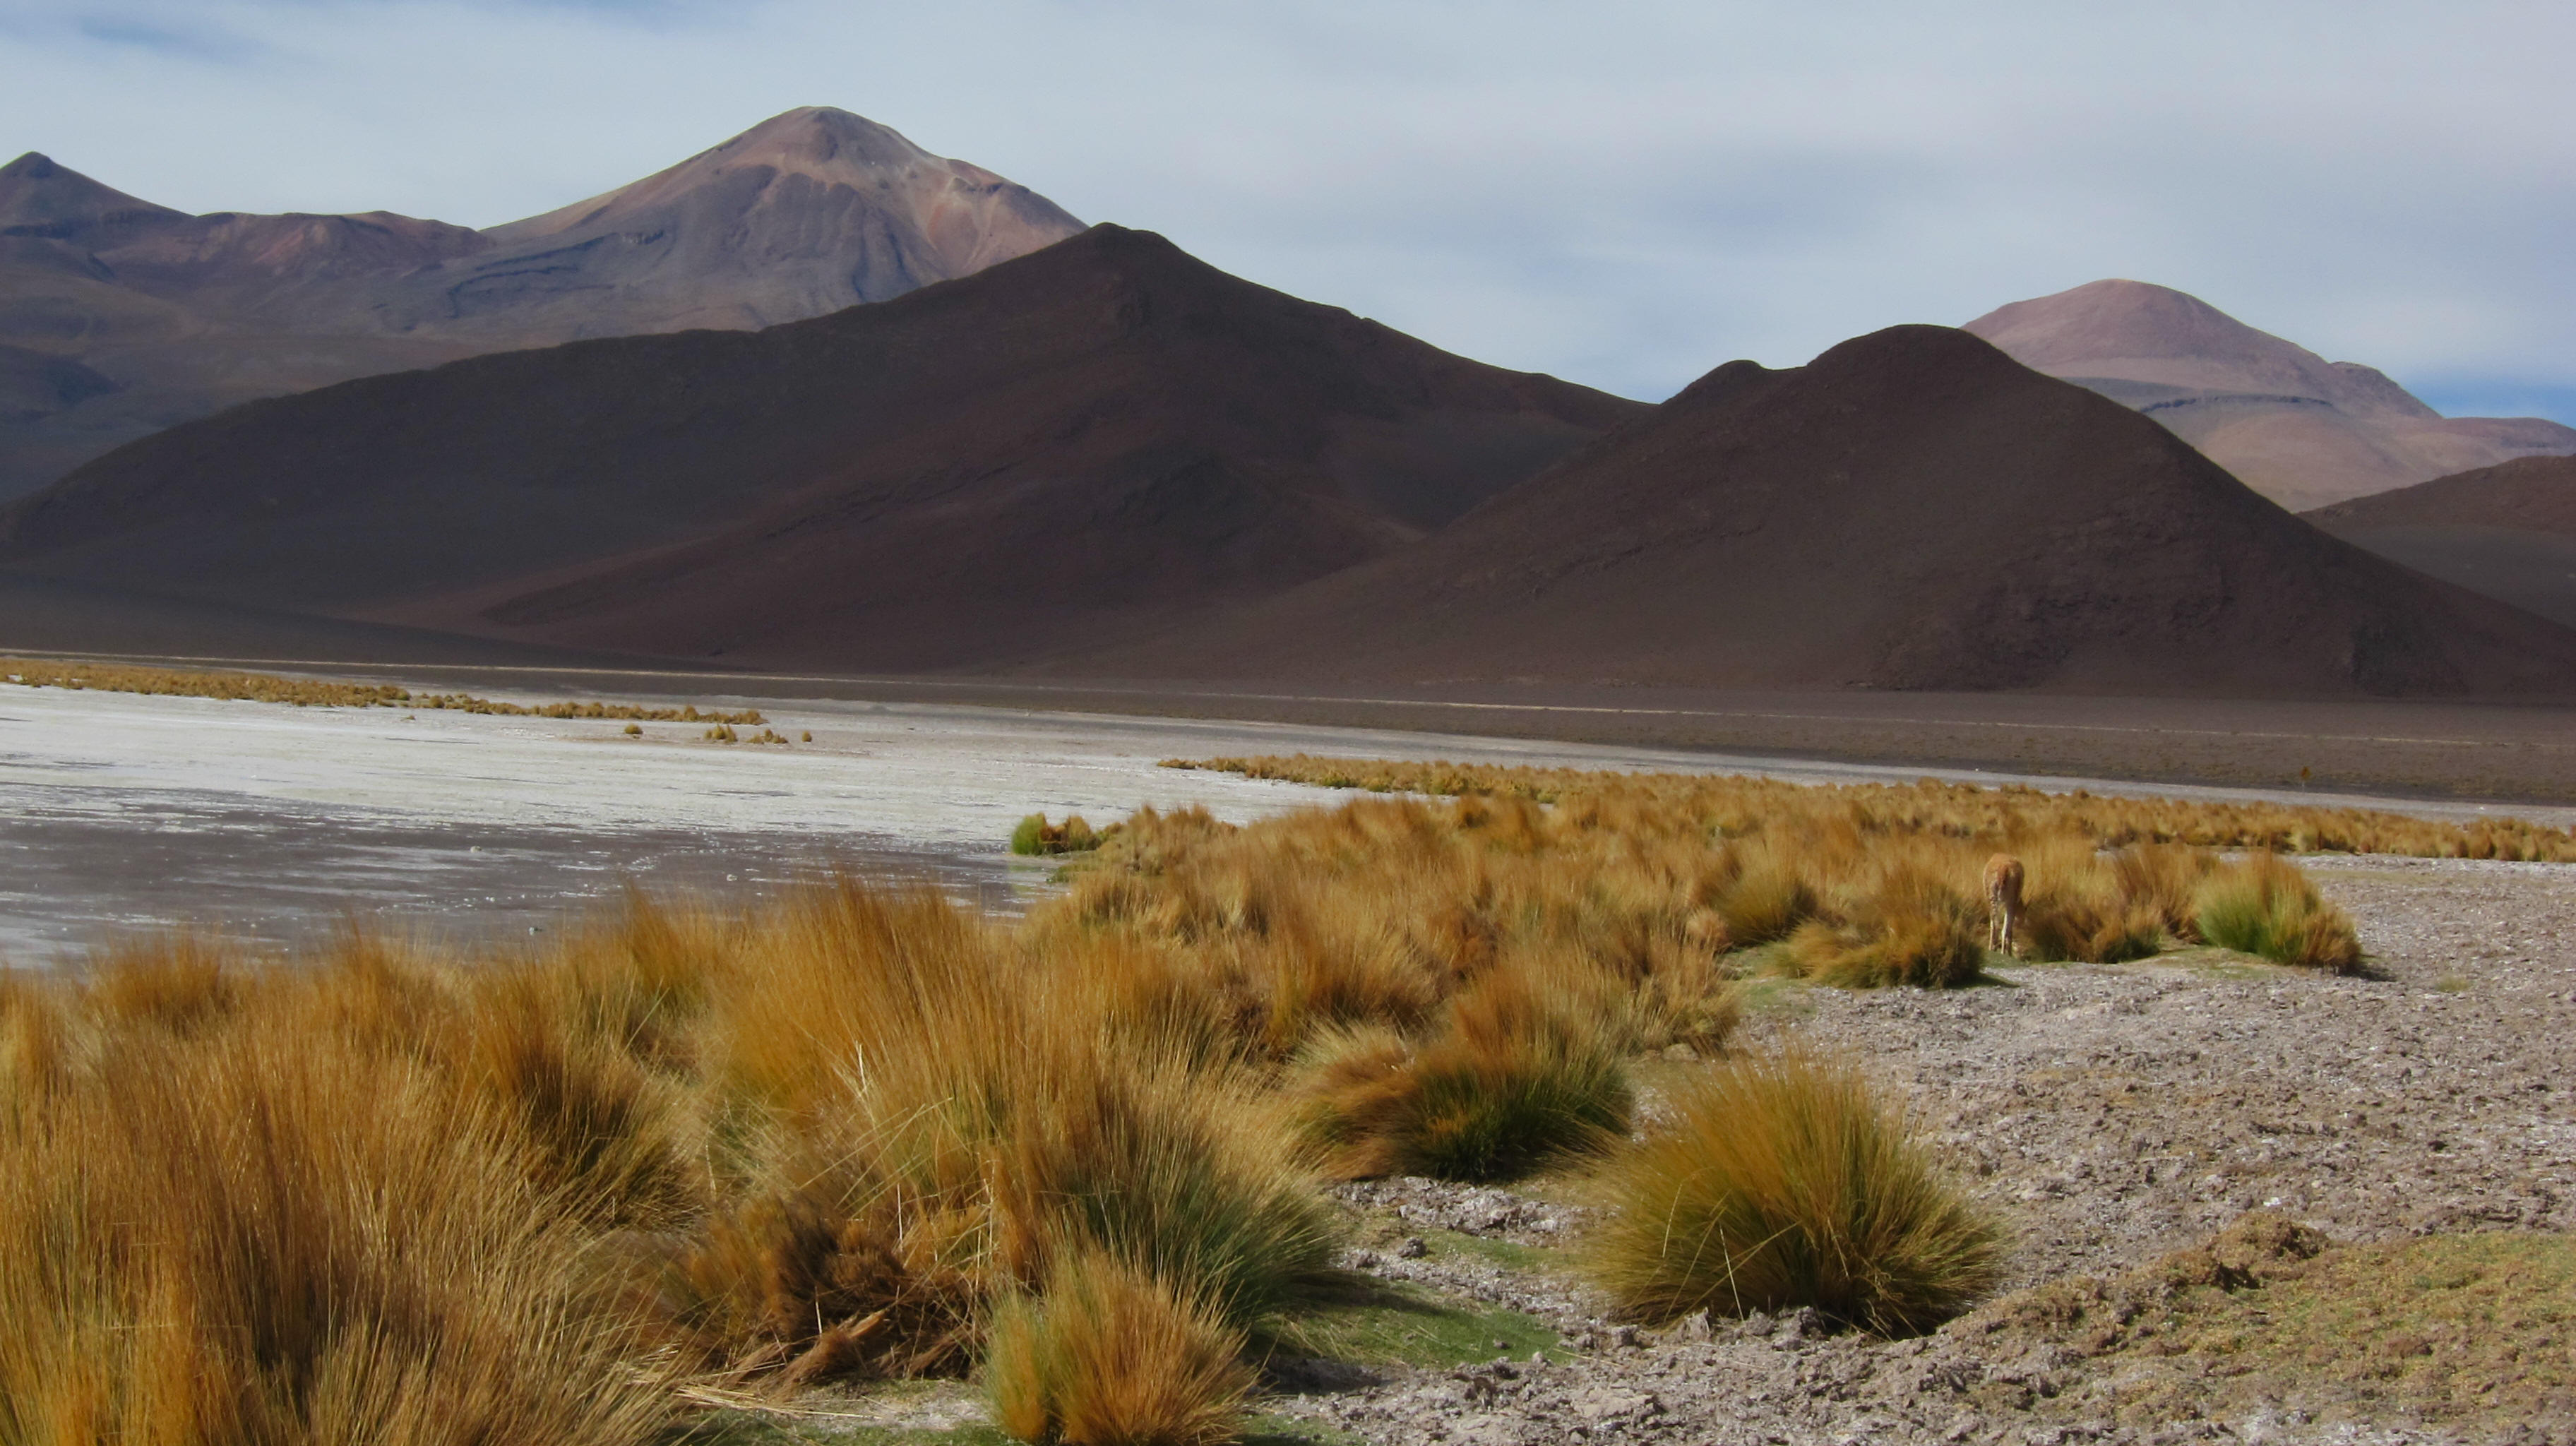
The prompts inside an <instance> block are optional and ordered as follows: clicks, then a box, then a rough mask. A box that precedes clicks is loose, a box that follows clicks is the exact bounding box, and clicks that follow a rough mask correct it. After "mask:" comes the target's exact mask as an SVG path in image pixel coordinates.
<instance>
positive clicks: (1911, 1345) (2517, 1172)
mask: <svg viewBox="0 0 2576 1446" xmlns="http://www.w3.org/2000/svg"><path fill="white" fill-rule="evenodd" d="M2309 866H2310V867H2311V868H2312V869H2313V871H2314V873H2315V875H2316V877H2317V878H2318V879H2319V881H2320V883H2321V885H2322V886H2323V887H2324V888H2325V889H2326V890H2327V892H2328V893H2329V894H2330V895H2331V896H2332V897H2333V898H2334V899H2335V900H2336V901H2337V902H2338V903H2340V904H2342V905H2343V906H2344V907H2345V908H2346V909H2348V910H2350V911H2351V912H2352V914H2353V915H2354V917H2355V919H2356V921H2357V922H2358V924H2359V925H2360V928H2361V932H2362V937H2363V939H2364V941H2365V943H2366V944H2367V945H2368V947H2369V949H2370V951H2371V954H2372V973H2373V976H2374V977H2362V978H2329V977H2322V976H2316V975H2307V974H2299V973H2294V972H2291V971H2287V970H2281V969H2274V968H2270V967H2265V966H2259V965H2252V964H2249V963H2247V962H2246V961H2243V960H2242V959H2240V958H2237V957H2236V956H2229V955H2223V954H2219V953H2217V952H2216V951H2197V952H2195V953H2191V954H2183V955H2169V956H2167V957H2166V958H2164V959H2162V960H2159V961H2156V962H2154V963H2149V964H2141V965H2127V966H2118V967H2098V966H2082V965H2079V966H2046V967H2026V968H2021V969H2016V970H2011V971H2008V983H2006V984H2005V985H2004V986H2002V987H1992V988H1979V989H1972V990H1966V991H1961V992H1958V993H1951V994H1926V993H1921V992H1916V991H1911V990H1890V991H1885V992H1880V993H1869V994H1854V993H1841V992H1836V991H1829V990H1812V991H1800V992H1798V993H1796V994H1795V995H1792V996H1789V997H1787V998H1786V999H1783V1000H1781V1001H1780V1002H1779V1003H1778V1005H1777V1007H1775V1008H1772V1009H1768V1010H1765V1011H1762V1012H1761V1013H1760V1014H1759V1015H1757V1018H1756V1020H1755V1023H1754V1024H1753V1026H1752V1027H1751V1030H1750V1032H1751V1033H1752V1034H1753V1035H1754V1036H1756V1037H1757V1038H1758V1037H1759V1036H1761V1035H1763V1034H1785V1033H1795V1034H1797V1035H1799V1036H1802V1037H1803V1038H1804V1039H1806V1040H1808V1041H1810V1042H1812V1043H1815V1044H1819V1045H1824V1046H1827V1047H1831V1048H1838V1049H1843V1050H1848V1051H1851V1052H1852V1053H1854V1054H1857V1055H1859V1056H1861V1057H1864V1058H1866V1059H1868V1060H1871V1061H1873V1062H1875V1063H1876V1064H1877V1065H1878V1066H1879V1067H1880V1068H1882V1069H1883V1070H1884V1071H1885V1072H1886V1078H1887V1080H1888V1081H1889V1083H1890V1084H1891V1085H1894V1086H1901V1087H1902V1088H1904V1089H1905V1090H1906V1091H1908V1092H1909V1093H1910V1097H1911V1100H1912V1103H1913V1109H1914V1111H1915V1114H1916V1118H1917V1119H1918V1121H1919V1123H1920V1124H1921V1126H1922V1127H1923V1128H1924V1129H1925V1131H1926V1133H1927V1134H1929V1135H1930V1136H1931V1137H1932V1138H1933V1139H1935V1140H1937V1141H1938V1142H1939V1143H1940V1145H1941V1147H1942V1148H1943V1149H1944V1150H1945V1151H1946V1152H1948V1153H1949V1155H1950V1157H1951V1158H1952V1159H1953V1160H1954V1162H1955V1163H1956V1164H1957V1166H1958V1167H1959V1169H1960V1170H1961V1171H1962V1173H1963V1174H1966V1175H1967V1176H1969V1177H1970V1178H1971V1179H1973V1180H1974V1181H1975V1188H1976V1192H1977V1193H1978V1195H1979V1196H1981V1197H1982V1198H1983V1199H1984V1200H1985V1201H1986V1202H1987V1203H1988V1204H1989V1205H1990V1206H1991V1207H1993V1208H1994V1209H1995V1210H1996V1211H1997V1212H1998V1213H2000V1214H2001V1215H2002V1216H2003V1217H2004V1218H2005V1219H2007V1220H2008V1221H2010V1222H2011V1224H2012V1226H2013V1227H2014V1229H2015V1230H2016V1232H2017V1235H2018V1240H2017V1243H2016V1248H2015V1253H2014V1259H2013V1267H2012V1274H2011V1278H2010V1280H2009V1281H2008V1283H2007V1289H2008V1290H2010V1289H2014V1288H2019V1287H2027V1286H2031V1285H2035V1284H2037V1283H2040V1282H2043V1281H2049V1280H2052V1279H2056V1278H2059V1277H2064V1276H2070V1275H2098V1276H2117V1275H2119V1274H2120V1273H2122V1272H2124V1271H2128V1270H2132V1269H2135V1268H2137V1267H2141V1266H2147V1265H2149V1264H2151V1263H2153V1262H2155V1261H2157V1260H2158V1259H2159V1258H2160V1257H2164V1256H2167V1255H2168V1254H2170V1253H2172V1252H2175V1251H2179V1250H2183V1249H2184V1248H2186V1247H2190V1246H2194V1245H2197V1244H2199V1243H2201V1242H2203V1241H2205V1240H2207V1239H2209V1238H2210V1237H2211V1236H2212V1235H2214V1234H2216V1233H2218V1232H2219V1231H2221V1230H2222V1229H2223V1228H2225V1227H2227V1226H2228V1225H2229V1224H2230V1223H2231V1222H2233V1221H2235V1220H2237V1219H2238V1218H2239V1217H2240V1216H2242V1215H2244V1214H2246V1213H2247V1212H2249V1211H2256V1210H2262V1209H2265V1208H2267V1207H2268V1208H2269V1209H2270V1210H2273V1211H2276V1212H2279V1213H2281V1214H2283V1215H2286V1216H2288V1217H2290V1218H2292V1219H2295V1220H2297V1221H2301V1222H2304V1223H2307V1224H2309V1225H2312V1226H2314V1227H2316V1228H2317V1229H2319V1230H2321V1231H2322V1232H2323V1233H2324V1234H2325V1235H2326V1236H2327V1237H2328V1238H2330V1239H2332V1240H2334V1241H2336V1242H2338V1243H2345V1242H2351V1243H2359V1242H2369V1241H2378V1240H2386V1239H2392V1238H2400V1237H2407V1236H2416V1235H2426V1234H2432V1233H2435V1232H2461V1231H2491V1230H2519V1231H2551V1232H2565V1231H2568V1230H2570V1229H2571V1228H2576V1191H2571V1181H2576V1075H2571V1074H2570V1073H2569V1072H2568V1071H2567V1070H2566V1069H2565V1068H2564V1066H2565V1063H2566V1061H2567V1060H2568V1058H2569V1052H2570V1044H2571V1041H2576V868H2569V867H2565V866H2550V865H2524V864H2496V863H2469V862H2453V861H2427V860H2396V859H2378V858H2374V859H2355V860H2341V859H2332V860H2315V861H2310V862H2309ZM1349 1196H1350V1198H1351V1200H1352V1203H1353V1204H1354V1205H1356V1206H1358V1207H1360V1208H1361V1209H1362V1211H1363V1214H1364V1216H1366V1217H1368V1218H1370V1219H1371V1220H1372V1221H1373V1223H1374V1224H1375V1226H1376V1229H1377V1233H1378V1235H1379V1236H1380V1237H1384V1236H1387V1235H1389V1234H1392V1233H1394V1232H1396V1231H1400V1230H1407V1229H1410V1230H1413V1231H1415V1232H1417V1233H1422V1232H1441V1231H1446V1232H1452V1233H1455V1234H1459V1235H1464V1236H1468V1237H1487V1238H1496V1239H1503V1240H1509V1241H1514V1242H1518V1243H1521V1244H1525V1245H1531V1246H1541V1247H1544V1246H1548V1245H1553V1244H1558V1243H1570V1242H1571V1239H1572V1238H1573V1237H1574V1236H1575V1235H1577V1234H1578V1233H1579V1230H1580V1223H1581V1222H1580V1219H1579V1214H1580V1210H1579V1207H1576V1208H1575V1209H1567V1208H1565V1207H1563V1206H1560V1205H1554V1204H1550V1203H1547V1202H1545V1201H1542V1200H1538V1199H1533V1198H1524V1197H1519V1196H1512V1195H1506V1194H1504V1193H1502V1192H1497V1191H1490V1190H1487V1191H1472V1190H1461V1189H1458V1188H1457V1187H1445V1186H1439V1185H1435V1184H1432V1183H1431V1182H1427V1181H1419V1182H1403V1183H1401V1184H1397V1185H1378V1186H1373V1187H1365V1188H1358V1189H1354V1190H1353V1191H1351V1192H1349ZM1406 1238H1410V1237H1406ZM1434 1238H1437V1236H1436V1235H1435V1236H1434ZM1544 1254H1545V1253H1543V1254H1542V1258H1544ZM1356 1263H1358V1264H1360V1265H1361V1266H1362V1267H1363V1268H1366V1269H1369V1270H1371V1271H1372V1272H1374V1273H1378V1274H1382V1275H1386V1276H1389V1277H1393V1278H1405V1279H1413V1280H1418V1281H1423V1282H1425V1283H1435V1284H1438V1285H1440V1286H1443V1287H1445V1288H1446V1289H1448V1290H1450V1291H1452V1292H1455V1293H1458V1294H1462V1295H1467V1296H1471V1297H1474V1298H1479V1299H1484V1300H1490V1301H1494V1302H1497V1303H1506V1304H1510V1305H1513V1306H1516V1307H1518V1308H1520V1309H1522V1310H1526V1311H1529V1312H1531V1313H1533V1314H1536V1315H1538V1316H1540V1317H1542V1318H1544V1319H1547V1320H1549V1321H1550V1322H1551V1323H1553V1324H1554V1325H1556V1326H1557V1328H1558V1329H1559V1330H1561V1331H1562V1332H1563V1333H1564V1334H1565V1336H1566V1338H1567V1341H1568V1344H1569V1346H1570V1347H1571V1348H1572V1349H1570V1350H1568V1351H1566V1352H1564V1353H1563V1354H1565V1355H1566V1356H1567V1357H1568V1359H1566V1360H1564V1361H1563V1362H1562V1363H1555V1362H1548V1363H1530V1362H1528V1361H1525V1360H1524V1361H1519V1362H1512V1363H1497V1364H1493V1365H1489V1366H1484V1367H1477V1368H1470V1369H1468V1370H1465V1371H1458V1372H1446V1371H1422V1372H1403V1371H1393V1372H1384V1371H1382V1372H1379V1373H1378V1374H1377V1378H1376V1379H1375V1381H1374V1382H1373V1383H1370V1384H1361V1383H1357V1382H1348V1383H1335V1384H1338V1385H1341V1386H1342V1387H1343V1388H1342V1389H1337V1390H1316V1391H1310V1392H1307V1393H1304V1394H1295V1395H1291V1396H1289V1397H1288V1398H1287V1399H1286V1401H1285V1402H1284V1406H1285V1410H1286V1413H1287V1414H1289V1415H1291V1416H1293V1417H1296V1418H1299V1419H1300V1420H1303V1421H1311V1422H1313V1423H1314V1424H1315V1425H1316V1426H1319V1427H1321V1426H1329V1427H1331V1428H1338V1429H1339V1430H1341V1431H1346V1432H1348V1433H1350V1434H1351V1435H1352V1436H1356V1437H1359V1438H1361V1439H1365V1440H1369V1441H1388V1442H1394V1441H1450V1442H1460V1443H1467V1442H1494V1443H1501V1442H1576V1441H1638V1442H1712V1443H1717V1442H1726V1443H1732V1442H1747V1443H1753V1442H1836V1443H1839V1442H1862V1441H1868V1442H1880V1441H1887V1442H1916V1441H1921V1442H1932V1441H1944V1442H1947V1441H2007V1442H2023V1441H2045V1442H2055V1441H2091V1440H2106V1441H2141V1442H2144V1441H2185V1440H2204V1439H2214V1440H2249V1441H2250V1440H2263V1441H2284V1442H2287V1441H2338V1442H2347V1441H2348V1442H2383V1441H2384V1442H2396V1441H2451V1440H2462V1441H2472V1440H2505V1441H2516V1442H2531V1443H2537V1442H2547V1441H2576V1417H2571V1416H2569V1415H2567V1414H2563V1411H2564V1409H2565V1408H2566V1402H2565V1399H2564V1397H2563V1396H2561V1397H2560V1398H2558V1400H2557V1401H2556V1402H2555V1403H2552V1402H2549V1401H2547V1400H2545V1399H2543V1400H2541V1401H2540V1404H2538V1405H2530V1404H2528V1403H2527V1398H2526V1404H2525V1405H2523V1406H2518V1407H2517V1406H2511V1405H2507V1406H2503V1407H2499V1408H2498V1409H2496V1410H2494V1411H2490V1412H2486V1413H2484V1414H2483V1417H2482V1418H2480V1419H2471V1420H2465V1421H2461V1420H2455V1421H2454V1422H2452V1423H2451V1424H2448V1425H2444V1424H2439V1423H2436V1424H2433V1425H2424V1424H2420V1423H2418V1422H2412V1421H2408V1420H2405V1419H2393V1418H2395V1417H2404V1416H2408V1415H2411V1414H2412V1413H2411V1412H2407V1411H2404V1410H2390V1409H2386V1408H2384V1407H2381V1408H2375V1407H2374V1406H2373V1405H2372V1404H2371V1403H2369V1402H2367V1401H2359V1400H2356V1399H2354V1398H2353V1396H2352V1395H2351V1393H2350V1392H2348V1391H2343V1390H2339V1389H2337V1388H2335V1387H2334V1386H2332V1385H2331V1384H2320V1385H2318V1386H2316V1387H2315V1389H2313V1390H2310V1391H2303V1390H2300V1389H2295V1388H2294V1389H2290V1390H2287V1391H2275V1390H2269V1389H2266V1387H2267V1385H2268V1383H2265V1382H2259V1381H2258V1382H2256V1383H2254V1385H2253V1386H2251V1387H2248V1388H2246V1389H2242V1390H2239V1389H2231V1388H2230V1387H2229V1384H2228V1377H2227V1376H2226V1373H2225V1372H2224V1370H2223V1369H2222V1370H2220V1371H2216V1372H2213V1371H2211V1370H2210V1369H2209V1368H2208V1367H2207V1365H2206V1364H2205V1363H2202V1364H2195V1363H2192V1362H2189V1361H2184V1362H2181V1363H2177V1364H2171V1365H2162V1366H2159V1367H2158V1368H2157V1370H2150V1371H2147V1372H2145V1373H2144V1375H2142V1373H2141V1369H2140V1368H2139V1366H2138V1365H2137V1364H2136V1363H2135V1362H2134V1361H2132V1360H2129V1359H2128V1358H2125V1357H2109V1356H2106V1357H2104V1358H2103V1359H2101V1360H2099V1361H2095V1360H2092V1359H2089V1358H2087V1357H2086V1356H2085V1355H2084V1354H2083V1350H2082V1347H2081V1346H2080V1345H2070V1343H2069V1342H2068V1341H2066V1340H2063V1339H2053V1338H2052V1335H2053V1333H2052V1332H2051V1331H2049V1330H2047V1329H2042V1328H2037V1327H2034V1326H2033V1325H2032V1324H2031V1323H2030V1322H2029V1321H2028V1320H2026V1319H2024V1318H2023V1317H2024V1316H2026V1315H2027V1314H2028V1313H2027V1312H2026V1311H2023V1312H2016V1311H2015V1310H2014V1309H2013V1308H2012V1307H2013V1306H2014V1304H2015V1302H2012V1301H2007V1302H2004V1303H2002V1304H2001V1305H2000V1306H1998V1307H1993V1308H1989V1309H1987V1310H1984V1311H1980V1312H1978V1313H1976V1314H1973V1315H1971V1316H1970V1317H1969V1318H1967V1319H1965V1320H1962V1321H1959V1322H1956V1323H1954V1324H1953V1325H1952V1326H1951V1327H1949V1328H1948V1329H1945V1330H1943V1331H1941V1332H1939V1333H1938V1334H1936V1335H1934V1336H1932V1337H1930V1338H1927V1339H1924V1340H1917V1341H1902V1342H1880V1341H1870V1340H1866V1339H1862V1338H1855V1337H1850V1336H1833V1335H1829V1334H1826V1333H1824V1332H1823V1331H1821V1330H1820V1329H1819V1323H1818V1322H1816V1321H1814V1320H1812V1319H1810V1318H1806V1317H1803V1316H1795V1317H1789V1318H1785V1319H1780V1320H1771V1319H1764V1318H1756V1319H1754V1320H1751V1321H1748V1322H1744V1323H1741V1324H1739V1323H1736V1322H1732V1321H1720V1322H1718V1323H1717V1324H1716V1325H1715V1326H1714V1327H1713V1328H1712V1327H1710V1326H1708V1325H1706V1324H1704V1323H1699V1322H1692V1323H1686V1324H1685V1325H1684V1326H1683V1327H1682V1328H1680V1329H1677V1330H1673V1331H1668V1332H1637V1331H1634V1330H1621V1329H1618V1328H1616V1327H1612V1326H1607V1325H1604V1324H1603V1323H1602V1322H1601V1321H1599V1320H1598V1319H1596V1318H1595V1316H1596V1314H1597V1312H1598V1311H1599V1306H1598V1304H1597V1303H1596V1302H1589V1301H1587V1300H1586V1299H1585V1298H1584V1296H1583V1294H1582V1292H1581V1290H1580V1288H1579V1287H1578V1286H1575V1285H1572V1284H1570V1283H1569V1282H1568V1281H1567V1280H1566V1278H1565V1277H1563V1276H1561V1275H1558V1274H1556V1273H1554V1272H1552V1271H1549V1270H1547V1269H1546V1268H1545V1267H1544V1266H1542V1267H1541V1268H1539V1269H1535V1270H1513V1269H1509V1268H1505V1267H1500V1266H1497V1265H1495V1264H1493V1263H1491V1262H1490V1261H1489V1260H1486V1259H1483V1258H1480V1257H1478V1256H1477V1255H1475V1254H1474V1253H1472V1252H1445V1253H1443V1255H1438V1256H1435V1255H1433V1254H1430V1253H1426V1254H1425V1255H1423V1256H1421V1257H1417V1258H1407V1257H1406V1250H1405V1247H1404V1246H1401V1245H1399V1246H1398V1247H1397V1248H1396V1249H1394V1250H1388V1249H1383V1248H1372V1249H1370V1250H1367V1251H1364V1252H1362V1253H1361V1255H1360V1256H1359V1257H1358V1258H1357V1261H1356ZM2540 1346H2541V1354H2542V1355H2544V1356H2546V1355H2548V1354H2549V1353H2551V1352H2554V1353H2555V1355H2556V1357H2557V1359H2558V1363H2559V1371H2558V1379H2559V1380H2561V1381H2564V1380H2567V1379H2569V1378H2570V1377H2571V1376H2576V1369H2571V1368H2570V1364H2569V1361H2568V1356H2569V1353H2570V1350H2571V1347H2570V1345H2569V1342H2568V1340H2567V1339H2566V1337H2564V1336H2563V1335H2562V1336H2560V1337H2559V1338H2557V1339H2556V1340H2554V1341H2543V1342H2541V1343H2540ZM2357 1348H2358V1347H2357ZM2158 1371H2161V1374H2162V1377H2164V1378H2166V1379H2161V1380H2146V1379H2145V1376H2153V1375H2156V1374H2157V1372H2158ZM2175 1377H2179V1378H2181V1379H2172V1378H2175ZM2205 1377H2206V1378H2210V1379H2205V1380H2204V1379H2201V1378H2205ZM2142 1382H2143V1384H2142ZM1319 1384H1320V1383H1319Z"/></svg>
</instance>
